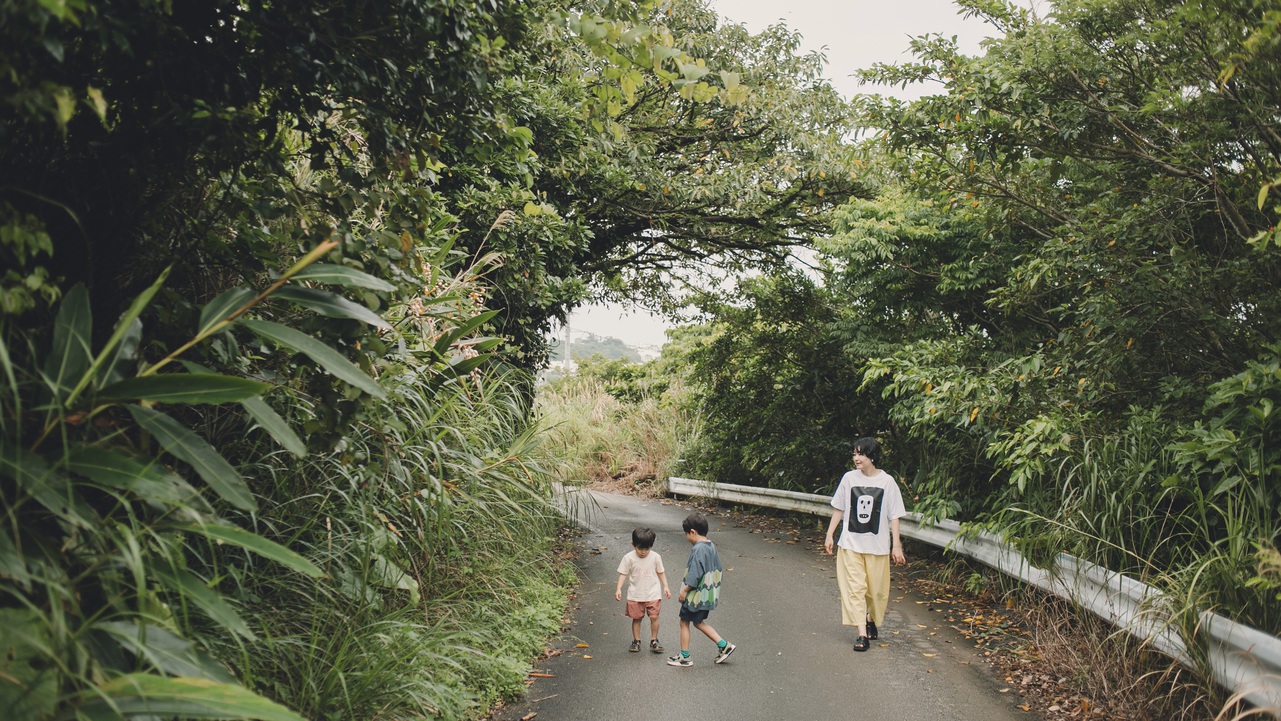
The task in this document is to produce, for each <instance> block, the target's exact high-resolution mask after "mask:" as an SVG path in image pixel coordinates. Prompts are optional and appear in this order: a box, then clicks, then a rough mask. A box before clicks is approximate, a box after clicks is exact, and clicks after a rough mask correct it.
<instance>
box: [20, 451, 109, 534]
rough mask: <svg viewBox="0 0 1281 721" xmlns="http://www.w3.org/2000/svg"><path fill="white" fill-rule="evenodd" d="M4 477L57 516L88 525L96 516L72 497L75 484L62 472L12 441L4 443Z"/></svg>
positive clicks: (41, 457) (77, 499)
mask: <svg viewBox="0 0 1281 721" xmlns="http://www.w3.org/2000/svg"><path fill="white" fill-rule="evenodd" d="M0 476H8V477H9V478H12V479H13V480H14V481H16V482H17V484H18V487H19V488H21V489H22V490H23V491H26V492H27V493H28V494H29V495H30V496H31V497H32V498H34V499H36V501H37V502H38V503H39V504H40V505H42V506H44V507H45V508H46V509H48V510H49V512H51V513H53V514H54V515H56V516H59V517H61V518H66V519H68V520H71V521H73V522H75V523H78V524H80V525H85V524H86V523H87V521H86V519H87V518H92V517H93V516H94V515H95V514H93V513H92V511H89V510H88V509H86V508H84V507H83V504H82V503H81V502H80V499H79V498H77V497H75V496H74V495H73V494H72V491H71V483H70V481H69V479H68V478H67V477H66V475H64V474H63V473H62V471H61V470H59V469H56V468H51V467H50V466H49V463H48V461H46V460H45V459H44V457H43V456H41V455H39V454H36V453H32V452H30V451H28V450H25V449H24V448H22V447H21V446H19V445H17V444H15V443H12V442H10V441H8V440H0Z"/></svg>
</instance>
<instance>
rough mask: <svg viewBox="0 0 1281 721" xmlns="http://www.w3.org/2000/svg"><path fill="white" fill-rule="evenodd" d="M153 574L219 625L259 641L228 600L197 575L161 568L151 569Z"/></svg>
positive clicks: (248, 638)
mask: <svg viewBox="0 0 1281 721" xmlns="http://www.w3.org/2000/svg"><path fill="white" fill-rule="evenodd" d="M151 573H152V575H154V576H155V577H156V578H157V579H158V580H159V581H160V582H161V583H163V584H164V585H165V586H166V587H168V588H169V589H170V590H173V591H176V592H178V593H180V594H182V596H184V597H185V598H186V599H187V601H189V602H191V603H192V604H195V605H196V606H197V607H198V608H199V609H200V610H202V611H204V612H205V614H206V615H208V616H209V618H211V619H213V621H214V622H216V623H217V624H218V625H220V626H222V627H223V628H225V629H227V630H228V631H231V632H232V633H234V634H237V635H239V636H241V637H242V638H244V639H246V640H249V641H253V640H256V639H257V636H255V635H254V632H253V631H251V630H250V629H249V625H248V624H246V623H245V621H244V619H242V618H241V617H240V614H239V613H237V612H236V609H235V608H233V607H232V606H231V604H230V603H228V602H227V599H225V598H223V597H222V596H221V595H219V594H218V592H216V591H214V590H213V589H211V588H209V587H208V586H206V585H205V584H204V582H203V581H201V580H200V579H199V578H198V577H196V575H195V574H193V573H191V572H190V571H183V570H177V571H173V572H170V571H167V570H164V569H159V568H153V569H151Z"/></svg>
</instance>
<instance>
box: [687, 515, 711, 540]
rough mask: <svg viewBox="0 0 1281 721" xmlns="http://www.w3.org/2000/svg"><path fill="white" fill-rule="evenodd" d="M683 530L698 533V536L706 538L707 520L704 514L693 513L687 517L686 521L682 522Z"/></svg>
mask: <svg viewBox="0 0 1281 721" xmlns="http://www.w3.org/2000/svg"><path fill="white" fill-rule="evenodd" d="M681 528H682V529H683V530H684V531H685V532H686V533H689V532H690V531H698V535H700V536H706V535H707V519H706V518H703V514H701V513H691V514H689V515H688V516H686V517H685V520H684V521H681Z"/></svg>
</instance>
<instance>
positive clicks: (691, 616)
mask: <svg viewBox="0 0 1281 721" xmlns="http://www.w3.org/2000/svg"><path fill="white" fill-rule="evenodd" d="M709 613H711V610H710V609H703V610H702V611H691V610H689V609H688V608H686V607H685V604H683V603H682V604H681V620H682V621H689V622H690V623H692V624H694V625H695V626H697V625H698V624H700V623H702V622H704V621H706V620H707V614H709Z"/></svg>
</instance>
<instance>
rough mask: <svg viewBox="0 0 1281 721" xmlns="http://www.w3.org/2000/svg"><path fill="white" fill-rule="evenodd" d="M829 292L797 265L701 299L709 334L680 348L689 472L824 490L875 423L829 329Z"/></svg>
mask: <svg viewBox="0 0 1281 721" xmlns="http://www.w3.org/2000/svg"><path fill="white" fill-rule="evenodd" d="M835 308H836V306H835V304H834V303H833V302H832V301H831V299H830V296H828V295H827V294H826V293H825V292H823V291H822V290H821V289H820V288H818V287H817V286H815V285H814V283H813V282H812V281H810V280H809V279H808V278H806V277H804V276H802V275H801V274H799V273H796V272H790V273H780V274H778V275H774V276H767V277H763V278H758V279H749V280H744V281H741V282H740V284H739V287H738V295H737V299H736V300H735V302H734V303H733V304H730V303H720V304H715V305H713V306H712V307H709V308H707V311H710V312H711V313H713V314H714V317H715V318H716V322H715V323H714V324H713V325H712V331H713V335H712V336H711V337H710V338H709V339H707V341H706V343H705V344H704V345H702V346H701V347H698V348H696V349H694V350H692V351H691V352H690V354H689V361H690V363H691V369H690V373H691V379H692V383H693V384H694V390H695V397H694V401H693V402H694V407H695V408H697V409H698V413H699V414H700V415H701V417H702V429H701V432H700V435H699V437H698V439H697V444H696V445H695V446H694V447H693V448H692V449H691V450H690V451H689V452H688V453H687V454H686V461H687V463H688V465H689V470H688V471H687V472H688V473H691V474H694V475H695V476H696V477H699V478H706V479H708V480H715V481H720V482H726V483H745V484H747V485H760V486H765V487H769V488H783V489H791V490H807V491H808V490H819V491H822V490H827V489H830V488H833V487H834V485H835V482H836V481H837V480H839V478H840V472H841V471H840V469H841V468H842V466H843V464H844V463H845V462H847V461H848V460H849V450H850V447H851V445H852V444H853V442H854V440H855V439H856V438H858V437H860V436H864V435H876V434H879V433H881V432H882V431H883V430H884V429H883V427H881V426H880V423H881V422H883V419H884V414H883V409H881V408H879V404H877V403H875V402H872V403H868V402H866V401H865V400H864V399H859V398H858V397H857V389H858V385H859V382H860V380H859V378H858V376H857V366H854V365H851V364H850V359H849V357H848V356H847V355H846V354H845V352H844V347H843V346H844V344H843V343H842V342H841V341H840V340H839V339H837V338H835V337H833V335H832V333H831V325H832V323H833V322H834V320H835V319H836V316H837V311H836V309H835Z"/></svg>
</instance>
